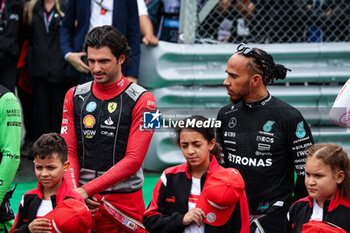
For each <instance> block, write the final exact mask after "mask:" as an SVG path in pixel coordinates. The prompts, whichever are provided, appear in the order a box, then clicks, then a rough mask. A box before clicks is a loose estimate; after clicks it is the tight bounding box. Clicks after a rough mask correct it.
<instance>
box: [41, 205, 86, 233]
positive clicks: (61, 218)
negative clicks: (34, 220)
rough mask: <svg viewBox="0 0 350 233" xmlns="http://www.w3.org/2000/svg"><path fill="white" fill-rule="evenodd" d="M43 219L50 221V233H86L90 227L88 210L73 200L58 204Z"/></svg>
mask: <svg viewBox="0 0 350 233" xmlns="http://www.w3.org/2000/svg"><path fill="white" fill-rule="evenodd" d="M43 218H46V219H49V220H51V226H52V230H51V233H86V232H89V230H90V229H91V227H92V217H91V212H90V210H89V208H88V207H87V206H86V205H85V204H84V203H83V202H81V201H78V200H75V199H73V198H69V199H66V200H64V201H62V202H60V203H58V205H57V206H56V208H54V209H53V210H52V211H50V212H49V213H47V214H46V215H45V216H43Z"/></svg>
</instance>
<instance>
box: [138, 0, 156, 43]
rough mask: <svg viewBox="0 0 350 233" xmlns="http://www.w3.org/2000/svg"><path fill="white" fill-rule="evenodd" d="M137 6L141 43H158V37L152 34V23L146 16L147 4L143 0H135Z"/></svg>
mask: <svg viewBox="0 0 350 233" xmlns="http://www.w3.org/2000/svg"><path fill="white" fill-rule="evenodd" d="M137 7H138V11H139V19H140V31H141V34H142V39H141V41H142V43H144V44H145V45H150V46H155V45H158V38H157V37H156V36H155V35H154V30H153V25H152V22H151V20H150V18H149V17H148V11H147V6H146V3H145V1H144V0H137Z"/></svg>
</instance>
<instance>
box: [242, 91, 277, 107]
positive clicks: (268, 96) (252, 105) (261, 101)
mask: <svg viewBox="0 0 350 233" xmlns="http://www.w3.org/2000/svg"><path fill="white" fill-rule="evenodd" d="M271 99H272V96H271V94H270V93H269V92H268V93H267V96H266V97H265V98H264V99H261V100H259V101H256V102H253V103H245V102H244V101H243V103H244V105H245V106H247V107H249V108H256V107H260V106H264V105H266V104H267V103H268V102H269V101H270V100H271Z"/></svg>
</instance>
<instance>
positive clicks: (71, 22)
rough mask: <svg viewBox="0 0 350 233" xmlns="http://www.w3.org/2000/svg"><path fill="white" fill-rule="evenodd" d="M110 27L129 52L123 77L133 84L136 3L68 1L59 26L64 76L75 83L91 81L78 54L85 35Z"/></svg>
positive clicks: (137, 55)
mask: <svg viewBox="0 0 350 233" xmlns="http://www.w3.org/2000/svg"><path fill="white" fill-rule="evenodd" d="M102 25H111V26H113V27H115V28H117V29H118V30H119V31H120V32H121V33H123V35H125V36H126V38H127V40H128V44H129V46H130V48H131V59H130V63H129V64H128V65H127V66H125V67H124V68H123V74H124V75H125V76H126V78H128V79H129V80H130V81H133V82H137V77H138V73H139V63H140V38H141V36H140V23H139V14H138V9H137V0H118V1H117V0H69V1H68V3H67V7H66V12H65V17H64V19H63V21H62V25H61V36H60V41H61V49H62V52H63V55H64V58H65V59H66V60H67V61H68V62H69V63H70V65H69V66H68V70H67V76H69V77H71V78H76V79H78V82H79V83H85V82H87V81H91V80H93V78H92V76H91V75H90V73H89V72H90V69H89V66H88V65H87V63H86V62H87V61H86V53H85V52H82V49H83V43H84V39H85V35H86V34H87V33H88V32H89V31H91V29H92V28H94V27H96V26H102Z"/></svg>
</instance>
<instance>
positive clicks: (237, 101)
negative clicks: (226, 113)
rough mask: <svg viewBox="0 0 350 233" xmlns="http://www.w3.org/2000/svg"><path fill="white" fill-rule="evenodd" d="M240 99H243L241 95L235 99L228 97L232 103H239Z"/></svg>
mask: <svg viewBox="0 0 350 233" xmlns="http://www.w3.org/2000/svg"><path fill="white" fill-rule="evenodd" d="M241 100H243V98H242V97H241V98H237V99H232V98H231V97H230V101H231V103H233V104H237V103H239V102H240V101H241Z"/></svg>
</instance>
